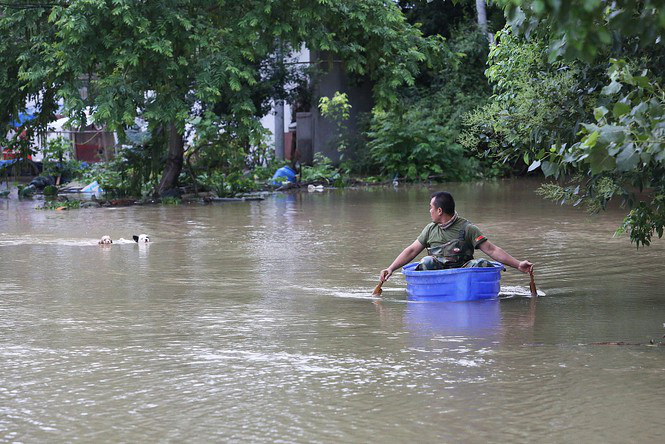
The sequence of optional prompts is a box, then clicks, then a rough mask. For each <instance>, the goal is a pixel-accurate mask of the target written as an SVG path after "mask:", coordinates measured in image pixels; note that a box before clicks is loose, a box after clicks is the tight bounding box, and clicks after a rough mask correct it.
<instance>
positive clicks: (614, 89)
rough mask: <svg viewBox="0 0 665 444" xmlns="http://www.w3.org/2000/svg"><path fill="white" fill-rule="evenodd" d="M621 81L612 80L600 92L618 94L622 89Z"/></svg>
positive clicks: (609, 94)
mask: <svg viewBox="0 0 665 444" xmlns="http://www.w3.org/2000/svg"><path fill="white" fill-rule="evenodd" d="M621 87H622V85H621V83H619V82H617V81H616V80H612V82H611V83H610V84H609V85H607V86H605V87H604V88H603V89H602V90H601V91H600V93H601V94H603V95H605V96H611V95H612V94H616V93H618V92H619V91H621Z"/></svg>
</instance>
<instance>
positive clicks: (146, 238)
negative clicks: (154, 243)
mask: <svg viewBox="0 0 665 444" xmlns="http://www.w3.org/2000/svg"><path fill="white" fill-rule="evenodd" d="M132 237H133V238H134V242H136V243H139V244H142V243H147V242H150V236H148V235H147V234H139V235H138V236H137V235H134V236H132Z"/></svg>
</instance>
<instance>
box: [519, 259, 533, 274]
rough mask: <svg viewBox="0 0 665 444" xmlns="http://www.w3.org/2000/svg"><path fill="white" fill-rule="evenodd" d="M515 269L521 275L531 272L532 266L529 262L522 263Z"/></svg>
mask: <svg viewBox="0 0 665 444" xmlns="http://www.w3.org/2000/svg"><path fill="white" fill-rule="evenodd" d="M517 269H518V270H519V271H521V272H522V273H530V272H531V271H533V264H532V263H531V262H529V261H522V262H520V264H519V265H518V267H517Z"/></svg>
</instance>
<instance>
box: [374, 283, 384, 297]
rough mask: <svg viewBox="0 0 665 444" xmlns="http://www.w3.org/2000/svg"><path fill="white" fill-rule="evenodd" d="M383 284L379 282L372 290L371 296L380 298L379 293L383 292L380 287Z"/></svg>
mask: <svg viewBox="0 0 665 444" xmlns="http://www.w3.org/2000/svg"><path fill="white" fill-rule="evenodd" d="M383 282H385V281H382V282H379V285H377V286H376V288H374V291H373V292H372V296H381V293H383V290H381V286H382V285H383Z"/></svg>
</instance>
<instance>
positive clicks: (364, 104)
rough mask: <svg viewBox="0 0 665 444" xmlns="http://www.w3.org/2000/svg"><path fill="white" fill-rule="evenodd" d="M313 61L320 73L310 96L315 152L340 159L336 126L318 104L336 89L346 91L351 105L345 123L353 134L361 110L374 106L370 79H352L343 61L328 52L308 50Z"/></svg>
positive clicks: (348, 155)
mask: <svg viewBox="0 0 665 444" xmlns="http://www.w3.org/2000/svg"><path fill="white" fill-rule="evenodd" d="M310 57H311V60H312V63H318V65H319V69H320V71H321V72H322V75H321V76H320V77H319V78H318V79H317V80H318V81H317V82H316V84H315V85H314V97H313V100H312V110H311V112H312V125H313V143H312V148H313V152H314V153H317V152H318V153H322V154H323V155H325V156H326V157H329V158H330V159H331V160H332V161H333V162H334V163H338V162H339V160H340V159H339V158H340V154H341V153H340V152H339V151H338V145H337V143H336V140H335V139H336V138H337V136H336V134H335V132H336V126H335V123H334V122H332V121H331V120H329V119H327V118H325V117H323V116H321V114H320V112H319V109H318V106H316V105H317V104H318V102H319V99H320V98H321V97H332V96H333V95H335V92H337V91H339V92H340V93H346V94H347V96H348V99H349V104H350V105H351V112H350V117H349V119H348V121H346V122H345V125H346V127H347V128H348V130H349V133H350V134H351V137H353V134H355V133H357V132H358V129H359V128H358V119H359V117H360V115H361V114H362V113H368V112H370V111H371V110H372V107H373V106H374V100H373V97H372V86H373V85H372V83H371V82H369V81H368V80H360V81H358V80H355V79H351V78H349V76H348V75H347V74H346V73H345V72H344V66H343V62H341V61H340V60H337V59H336V58H331V57H329V55H328V54H327V53H317V52H315V51H311V53H310ZM345 154H346V157H352V156H353V154H354V153H353V152H352V151H351V150H349V151H347V152H346V153H345Z"/></svg>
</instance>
